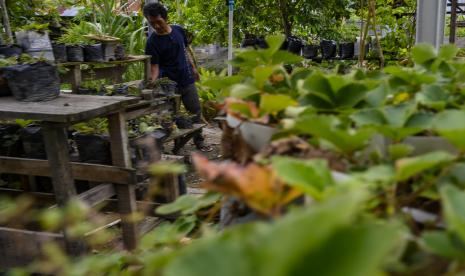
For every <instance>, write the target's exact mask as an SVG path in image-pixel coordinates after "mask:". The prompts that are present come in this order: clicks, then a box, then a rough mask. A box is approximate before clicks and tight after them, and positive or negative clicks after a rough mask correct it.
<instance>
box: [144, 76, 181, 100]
mask: <svg viewBox="0 0 465 276" xmlns="http://www.w3.org/2000/svg"><path fill="white" fill-rule="evenodd" d="M146 88H147V89H152V91H153V96H154V97H157V96H173V95H174V94H175V93H176V90H177V83H176V82H174V81H172V80H170V79H169V78H159V79H157V80H156V81H154V82H152V83H149V84H148V85H147V87H146Z"/></svg>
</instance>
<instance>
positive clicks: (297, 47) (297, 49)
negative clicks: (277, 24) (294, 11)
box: [287, 37, 303, 56]
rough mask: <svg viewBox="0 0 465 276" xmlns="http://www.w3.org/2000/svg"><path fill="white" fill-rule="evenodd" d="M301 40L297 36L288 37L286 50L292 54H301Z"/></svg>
mask: <svg viewBox="0 0 465 276" xmlns="http://www.w3.org/2000/svg"><path fill="white" fill-rule="evenodd" d="M302 46H303V43H302V40H300V39H299V38H298V37H289V43H288V46H287V50H288V51H289V52H291V53H293V54H296V55H299V56H300V54H301V51H302Z"/></svg>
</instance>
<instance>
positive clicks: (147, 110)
mask: <svg viewBox="0 0 465 276" xmlns="http://www.w3.org/2000/svg"><path fill="white" fill-rule="evenodd" d="M131 109H132V111H127V113H126V116H125V117H126V119H127V120H133V119H136V118H139V117H141V116H145V115H150V114H153V113H158V112H163V111H174V105H173V103H170V102H167V103H162V104H155V105H148V106H146V107H144V108H138V109H134V108H131Z"/></svg>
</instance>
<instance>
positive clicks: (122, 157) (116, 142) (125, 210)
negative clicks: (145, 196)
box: [108, 113, 138, 250]
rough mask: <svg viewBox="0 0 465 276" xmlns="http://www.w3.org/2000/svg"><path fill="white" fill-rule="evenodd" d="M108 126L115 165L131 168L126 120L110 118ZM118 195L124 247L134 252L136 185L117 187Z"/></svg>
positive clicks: (117, 116)
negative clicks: (133, 216) (133, 218)
mask: <svg viewBox="0 0 465 276" xmlns="http://www.w3.org/2000/svg"><path fill="white" fill-rule="evenodd" d="M108 126H109V130H110V139H111V157H112V162H113V165H115V166H119V167H126V168H129V167H131V159H130V154H129V148H128V137H127V132H126V120H125V118H124V116H123V114H122V113H115V114H112V115H110V116H108ZM116 193H117V195H118V209H119V212H120V214H121V225H122V230H123V242H124V247H125V248H126V249H127V250H133V249H135V248H136V247H137V238H138V232H137V224H136V223H135V222H134V221H132V219H131V218H130V216H131V214H134V213H135V212H136V211H137V205H136V195H135V183H130V184H128V185H116Z"/></svg>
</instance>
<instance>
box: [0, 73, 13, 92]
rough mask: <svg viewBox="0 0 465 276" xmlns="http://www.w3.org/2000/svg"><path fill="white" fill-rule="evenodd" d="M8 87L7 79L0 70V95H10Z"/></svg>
mask: <svg viewBox="0 0 465 276" xmlns="http://www.w3.org/2000/svg"><path fill="white" fill-rule="evenodd" d="M11 95H12V94H11V90H10V87H8V80H7V79H6V78H5V77H3V73H2V71H1V70H0V97H6V96H11Z"/></svg>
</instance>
